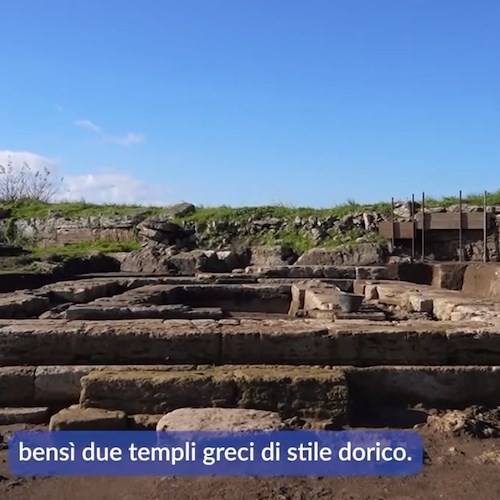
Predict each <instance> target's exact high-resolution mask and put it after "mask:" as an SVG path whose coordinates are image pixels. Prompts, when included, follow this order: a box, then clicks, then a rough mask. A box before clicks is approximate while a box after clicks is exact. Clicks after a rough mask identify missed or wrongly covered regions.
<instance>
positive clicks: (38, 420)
mask: <svg viewBox="0 0 500 500" xmlns="http://www.w3.org/2000/svg"><path fill="white" fill-rule="evenodd" d="M48 420H49V409H48V408H47V407H29V408H0V425H12V424H44V423H46V422H48Z"/></svg>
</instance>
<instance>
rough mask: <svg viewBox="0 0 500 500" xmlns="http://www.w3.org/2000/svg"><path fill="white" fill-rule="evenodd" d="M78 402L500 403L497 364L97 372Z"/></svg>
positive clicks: (323, 406) (160, 407) (333, 409)
mask: <svg viewBox="0 0 500 500" xmlns="http://www.w3.org/2000/svg"><path fill="white" fill-rule="evenodd" d="M81 384H82V392H81V396H80V404H81V405H82V406H83V407H95V408H102V409H108V410H122V411H124V412H125V413H127V414H140V413H154V414H158V413H165V412H168V411H171V410H173V409H176V408H182V407H194V408H197V407H213V406H219V407H231V408H237V407H239V408H253V409H259V410H268V411H275V412H278V413H279V414H280V415H281V416H282V417H284V418H289V417H293V416H297V417H300V418H306V419H319V420H321V419H324V420H334V421H336V422H340V421H344V422H346V421H347V420H348V407H349V406H352V407H355V406H360V405H362V406H365V407H366V406H367V405H373V406H377V405H387V404H390V405H392V406H399V407H406V406H412V405H417V404H423V405H424V406H426V407H429V408H464V407H466V406H470V405H485V406H491V407H495V406H498V405H500V367H496V366H495V367H404V366H399V367H394V366H390V367H371V368H354V367H344V368H343V369H340V368H338V367H336V368H332V367H306V366H302V367H293V366H270V367H269V366H254V367H248V366H246V367H230V366H220V367H215V368H214V367H212V368H204V369H202V368H199V369H197V370H188V371H186V370H182V369H180V370H176V369H173V370H169V371H160V370H156V371H139V370H133V371H126V370H122V371H108V370H103V371H99V372H92V373H90V374H89V375H87V376H85V377H83V378H82V380H81Z"/></svg>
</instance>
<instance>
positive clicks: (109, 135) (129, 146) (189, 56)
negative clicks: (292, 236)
mask: <svg viewBox="0 0 500 500" xmlns="http://www.w3.org/2000/svg"><path fill="white" fill-rule="evenodd" d="M0 19H1V20H2V29H1V30H0V57H1V61H2V67H3V71H2V77H1V78H0V96H1V101H0V102H1V106H0V160H1V161H3V162H5V158H6V157H7V156H11V157H13V158H14V159H15V161H23V160H28V161H29V162H30V164H32V165H34V166H35V167H36V166H38V165H41V164H42V163H44V164H47V165H49V166H50V167H51V168H53V169H54V171H57V172H58V173H60V174H61V175H63V176H64V178H65V186H64V190H65V191H64V196H66V197H68V198H81V197H84V198H86V199H88V200H94V201H123V202H133V201H137V202H153V203H169V202H176V201H179V200H188V201H192V202H194V203H197V204H204V205H219V204H229V205H260V204H267V203H286V204H292V205H310V206H331V205H334V204H337V203H341V202H343V201H345V200H347V199H349V198H351V199H355V200H357V201H361V202H371V201H377V200H382V199H388V198H390V197H391V196H394V197H395V198H403V199H404V198H408V197H409V196H411V193H412V192H415V193H416V194H417V195H418V196H420V193H421V192H422V191H425V192H426V193H428V194H429V195H436V196H438V195H442V194H453V193H455V192H457V191H458V190H459V189H462V190H464V192H475V191H482V190H483V189H489V190H495V189H497V188H499V187H500V185H499V174H498V172H500V169H499V168H498V166H499V164H500V140H499V139H500V30H499V29H498V26H499V25H500V2H498V0H476V1H473V2H472V1H470V0H251V1H250V0H182V1H181V0H178V1H171V0H142V1H140V2H138V1H132V0H106V1H104V0H86V1H83V0H74V1H67V0H44V1H40V0H15V1H11V2H6V1H5V2H1V4H0Z"/></svg>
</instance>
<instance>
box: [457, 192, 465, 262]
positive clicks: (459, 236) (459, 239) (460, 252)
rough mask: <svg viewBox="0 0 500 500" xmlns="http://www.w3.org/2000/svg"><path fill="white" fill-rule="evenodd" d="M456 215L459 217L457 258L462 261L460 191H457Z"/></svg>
mask: <svg viewBox="0 0 500 500" xmlns="http://www.w3.org/2000/svg"><path fill="white" fill-rule="evenodd" d="M458 216H459V218H460V220H459V223H458V260H459V262H462V259H463V253H464V252H463V233H462V224H463V223H462V219H463V217H462V191H461V190H460V191H459V193H458Z"/></svg>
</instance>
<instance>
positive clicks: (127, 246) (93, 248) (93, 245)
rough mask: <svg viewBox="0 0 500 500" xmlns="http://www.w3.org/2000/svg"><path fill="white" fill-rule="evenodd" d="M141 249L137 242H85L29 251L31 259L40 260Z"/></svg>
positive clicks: (35, 248) (34, 248)
mask: <svg viewBox="0 0 500 500" xmlns="http://www.w3.org/2000/svg"><path fill="white" fill-rule="evenodd" d="M139 247H140V243H139V242H136V241H128V242H116V241H84V242H79V243H70V244H67V245H64V246H58V247H55V246H54V247H33V248H31V249H29V250H30V252H31V253H30V256H31V257H34V258H39V257H42V256H44V255H49V254H57V255H65V256H81V255H86V254H88V253H91V252H103V253H112V252H131V251H132V250H137V249H138V248H139Z"/></svg>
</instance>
